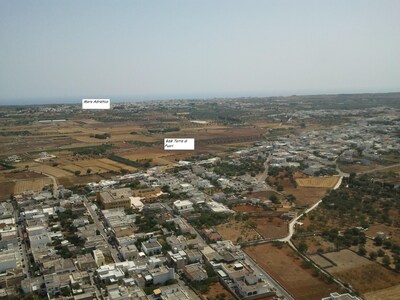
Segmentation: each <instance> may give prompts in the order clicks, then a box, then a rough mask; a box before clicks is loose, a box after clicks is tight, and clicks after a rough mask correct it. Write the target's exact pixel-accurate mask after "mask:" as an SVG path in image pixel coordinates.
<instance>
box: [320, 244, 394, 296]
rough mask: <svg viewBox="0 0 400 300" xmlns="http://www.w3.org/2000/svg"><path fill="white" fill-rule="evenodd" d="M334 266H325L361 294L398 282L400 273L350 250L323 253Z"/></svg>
mask: <svg viewBox="0 0 400 300" xmlns="http://www.w3.org/2000/svg"><path fill="white" fill-rule="evenodd" d="M323 256H324V257H326V258H328V259H329V260H331V261H333V262H334V263H335V265H336V266H333V267H329V268H327V271H329V272H330V273H331V274H332V275H334V276H335V277H338V278H339V279H341V280H342V281H344V282H347V283H349V284H350V285H351V286H352V287H353V288H354V289H355V290H357V291H358V292H359V293H361V294H365V293H367V292H372V291H377V290H382V289H386V288H389V287H392V286H395V285H398V284H400V274H398V273H396V272H394V271H390V270H388V269H386V268H385V267H383V266H381V265H380V264H378V263H376V262H373V261H370V260H368V259H366V258H364V257H362V256H359V255H358V254H356V253H354V252H352V251H350V250H341V251H339V252H331V253H325V254H324V255H323Z"/></svg>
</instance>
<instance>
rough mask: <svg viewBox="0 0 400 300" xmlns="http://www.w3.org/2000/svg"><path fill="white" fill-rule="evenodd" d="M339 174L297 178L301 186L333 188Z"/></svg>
mask: <svg viewBox="0 0 400 300" xmlns="http://www.w3.org/2000/svg"><path fill="white" fill-rule="evenodd" d="M339 178H340V177H338V176H329V177H308V178H297V179H296V182H297V184H298V186H299V187H316V188H330V189H331V188H333V187H335V185H336V184H337V183H338V181H339Z"/></svg>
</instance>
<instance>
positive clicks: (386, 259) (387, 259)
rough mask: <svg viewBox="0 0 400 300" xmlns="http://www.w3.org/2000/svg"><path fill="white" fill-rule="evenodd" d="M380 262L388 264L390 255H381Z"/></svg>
mask: <svg viewBox="0 0 400 300" xmlns="http://www.w3.org/2000/svg"><path fill="white" fill-rule="evenodd" d="M382 263H383V264H384V265H385V266H388V265H390V257H389V256H388V255H385V256H384V257H383V259H382Z"/></svg>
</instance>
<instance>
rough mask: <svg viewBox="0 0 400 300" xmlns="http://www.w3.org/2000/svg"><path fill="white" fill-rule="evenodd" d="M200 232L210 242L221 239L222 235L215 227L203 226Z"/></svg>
mask: <svg viewBox="0 0 400 300" xmlns="http://www.w3.org/2000/svg"><path fill="white" fill-rule="evenodd" d="M201 233H202V234H203V236H204V237H205V238H206V240H207V241H208V242H210V243H216V242H217V241H222V236H221V235H220V234H219V233H218V231H216V230H215V229H207V228H204V229H203V230H202V231H201Z"/></svg>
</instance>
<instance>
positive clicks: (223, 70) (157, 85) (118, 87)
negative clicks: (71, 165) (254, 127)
mask: <svg viewBox="0 0 400 300" xmlns="http://www.w3.org/2000/svg"><path fill="white" fill-rule="evenodd" d="M389 91H400V1H398V0H394V1H383V0H376V1H366V0H362V1H349V0H344V1H339V0H338V1H321V0H316V1H305V0H302V1H298V0H296V1H278V0H277V1H267V0H264V1H251V0H243V1H233V0H229V1H223V0H212V1H204V0H202V1H190V0H182V1H171V0H168V1H166V0H165V1H149V0H144V1H133V0H130V1H121V0H119V1H100V0H96V1H87V0H85V1H71V0H69V1H53V0H50V1H41V0H34V1H19V0H12V1H6V0H0V103H1V104H6V103H12V102H13V101H12V100H13V99H25V98H26V99H28V98H31V99H38V98H45V99H46V102H50V101H53V100H54V101H55V99H60V98H71V97H76V98H77V99H78V100H79V99H81V98H87V97H116V96H125V97H130V96H131V98H132V99H141V98H149V97H155V98H165V97H167V98H174V97H213V96H216V97H220V96H262V95H266V96H271V95H290V94H315V93H351V92H389Z"/></svg>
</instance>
